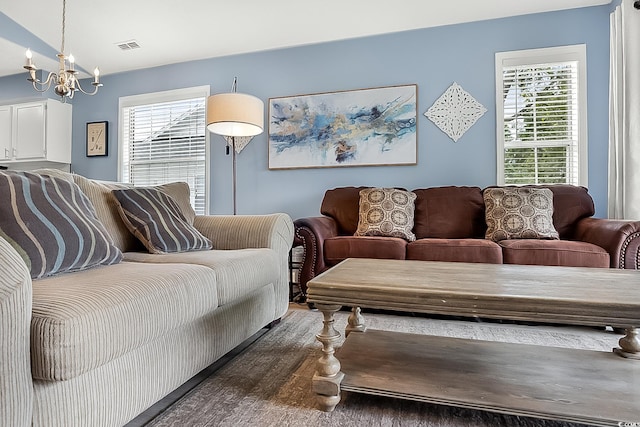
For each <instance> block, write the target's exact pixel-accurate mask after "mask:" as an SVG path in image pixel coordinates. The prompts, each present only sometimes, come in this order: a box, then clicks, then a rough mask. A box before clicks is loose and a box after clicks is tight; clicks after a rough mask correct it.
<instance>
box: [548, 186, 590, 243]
mask: <svg viewBox="0 0 640 427" xmlns="http://www.w3.org/2000/svg"><path fill="white" fill-rule="evenodd" d="M545 188H548V189H549V190H551V192H552V193H553V225H554V227H555V229H556V230H557V231H558V234H559V235H560V238H561V239H571V238H573V233H574V230H575V225H576V223H577V222H578V221H579V220H581V219H582V218H588V217H591V216H593V215H595V213H596V208H595V205H594V203H593V199H592V198H591V196H590V195H589V193H588V191H587V189H586V188H585V187H581V186H577V185H567V184H556V185H549V186H546V187H545Z"/></svg>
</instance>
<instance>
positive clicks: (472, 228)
mask: <svg viewBox="0 0 640 427" xmlns="http://www.w3.org/2000/svg"><path fill="white" fill-rule="evenodd" d="M413 192H414V193H415V195H416V202H415V204H416V209H415V216H414V223H415V225H414V227H413V231H414V232H415V234H416V239H422V238H425V237H438V238H443V239H463V238H473V237H477V238H483V237H484V233H485V231H486V229H487V226H486V223H485V220H484V199H483V198H482V190H481V189H480V187H455V186H450V187H433V188H424V189H417V190H413Z"/></svg>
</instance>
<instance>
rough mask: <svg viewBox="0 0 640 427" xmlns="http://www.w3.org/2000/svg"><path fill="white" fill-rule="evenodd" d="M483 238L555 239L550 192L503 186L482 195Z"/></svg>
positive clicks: (486, 191) (494, 239) (498, 239)
mask: <svg viewBox="0 0 640 427" xmlns="http://www.w3.org/2000/svg"><path fill="white" fill-rule="evenodd" d="M483 197H484V204H485V219H486V222H487V232H486V238H487V239H491V240H493V241H496V242H497V241H500V240H504V239H558V232H557V231H556V229H555V228H554V227H553V193H552V192H551V190H549V189H547V188H523V187H503V188H488V189H486V190H485V191H484V192H483Z"/></svg>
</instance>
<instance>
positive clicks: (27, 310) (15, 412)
mask: <svg viewBox="0 0 640 427" xmlns="http://www.w3.org/2000/svg"><path fill="white" fill-rule="evenodd" d="M31 299H32V288H31V276H30V273H29V270H28V269H27V266H26V264H25V263H24V261H23V260H22V258H20V255H18V253H17V252H16V251H15V249H13V247H12V246H11V245H10V244H9V243H8V242H7V241H6V240H4V239H2V238H0V425H2V426H30V425H31V418H32V406H33V382H32V378H31V359H30V357H31V356H30V329H31V307H32V303H31Z"/></svg>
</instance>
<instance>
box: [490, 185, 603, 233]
mask: <svg viewBox="0 0 640 427" xmlns="http://www.w3.org/2000/svg"><path fill="white" fill-rule="evenodd" d="M487 188H500V187H496V186H492V187H487ZM521 188H548V189H549V190H551V192H552V193H553V226H554V227H555V229H556V231H557V232H558V234H559V235H560V238H561V239H572V238H573V237H574V236H573V233H574V231H575V225H576V223H577V222H578V221H579V220H581V219H582V218H588V217H591V216H593V215H595V212H596V208H595V205H594V203H593V199H592V198H591V196H590V195H589V192H588V190H587V188H586V187H581V186H578V185H570V184H552V185H526V186H524V187H521Z"/></svg>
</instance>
